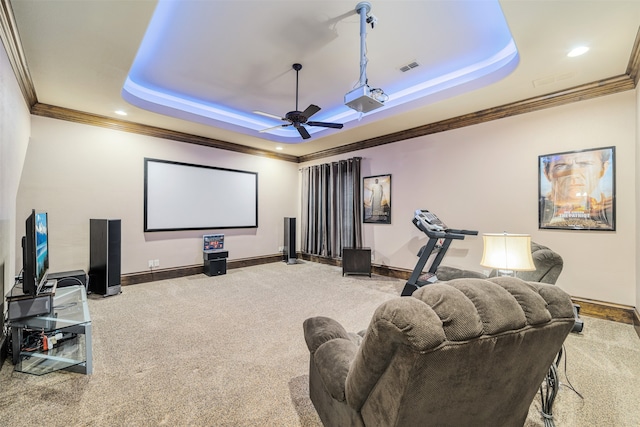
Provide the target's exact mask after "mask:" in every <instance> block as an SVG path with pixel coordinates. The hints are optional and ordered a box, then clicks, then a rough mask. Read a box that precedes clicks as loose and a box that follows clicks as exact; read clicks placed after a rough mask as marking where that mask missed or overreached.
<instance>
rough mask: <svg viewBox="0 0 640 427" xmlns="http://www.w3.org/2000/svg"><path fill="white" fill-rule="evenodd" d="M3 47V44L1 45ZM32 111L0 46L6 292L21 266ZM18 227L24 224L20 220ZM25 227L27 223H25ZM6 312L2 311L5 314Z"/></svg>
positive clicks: (0, 233) (0, 286) (0, 224)
mask: <svg viewBox="0 0 640 427" xmlns="http://www.w3.org/2000/svg"><path fill="white" fill-rule="evenodd" d="M0 46H1V45H0ZM30 119H31V116H30V115H29V110H28V108H27V104H26V103H25V101H24V98H23V96H22V92H20V88H19V86H18V82H17V81H16V79H15V77H14V74H13V70H12V69H11V65H10V63H9V59H8V58H7V55H6V52H5V50H4V47H0V290H2V291H3V292H2V295H5V294H6V293H8V292H9V291H10V290H11V287H12V286H13V278H14V277H15V275H16V274H17V273H18V272H19V270H20V269H18V270H16V269H15V268H14V265H15V258H16V252H15V251H16V246H15V244H14V243H15V240H14V236H15V233H16V220H15V212H16V195H17V194H18V183H19V181H20V174H21V173H22V165H23V163H24V156H25V153H26V151H27V145H28V143H29V128H30ZM18 226H20V224H19V223H18ZM22 227H23V228H24V223H23V224H22ZM1 314H2V313H0V315H1Z"/></svg>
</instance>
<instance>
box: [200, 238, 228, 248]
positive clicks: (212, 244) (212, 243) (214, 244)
mask: <svg viewBox="0 0 640 427" xmlns="http://www.w3.org/2000/svg"><path fill="white" fill-rule="evenodd" d="M202 241H203V247H202V248H203V250H205V251H221V250H223V249H224V234H205V235H204V236H202Z"/></svg>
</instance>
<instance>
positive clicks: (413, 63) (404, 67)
mask: <svg viewBox="0 0 640 427" xmlns="http://www.w3.org/2000/svg"><path fill="white" fill-rule="evenodd" d="M419 66H420V64H418V63H417V62H416V61H413V62H411V63H409V64H407V65H403V66H402V67H400V71H402V72H403V73H406V72H407V71H409V70H411V69H412V68H416V67H419Z"/></svg>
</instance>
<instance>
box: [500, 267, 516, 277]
mask: <svg viewBox="0 0 640 427" xmlns="http://www.w3.org/2000/svg"><path fill="white" fill-rule="evenodd" d="M496 274H497V275H498V276H499V277H503V276H504V277H516V272H515V271H513V270H500V269H498V271H497V273H496Z"/></svg>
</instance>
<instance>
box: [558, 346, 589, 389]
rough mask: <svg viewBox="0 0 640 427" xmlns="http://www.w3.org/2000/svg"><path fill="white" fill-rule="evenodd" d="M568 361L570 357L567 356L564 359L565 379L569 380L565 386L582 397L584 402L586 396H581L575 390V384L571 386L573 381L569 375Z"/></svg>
mask: <svg viewBox="0 0 640 427" xmlns="http://www.w3.org/2000/svg"><path fill="white" fill-rule="evenodd" d="M562 350H563V351H564V345H562ZM567 359H568V357H567V356H566V355H565V357H564V378H565V379H566V380H567V384H565V387H567V388H568V389H569V390H571V391H573V392H574V393H575V394H577V395H578V396H579V397H580V399H582V400H584V396H582V394H580V392H579V391H578V390H576V389H575V387H574V386H573V384H571V381H569V374H568V370H567ZM561 385H562V384H561Z"/></svg>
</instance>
